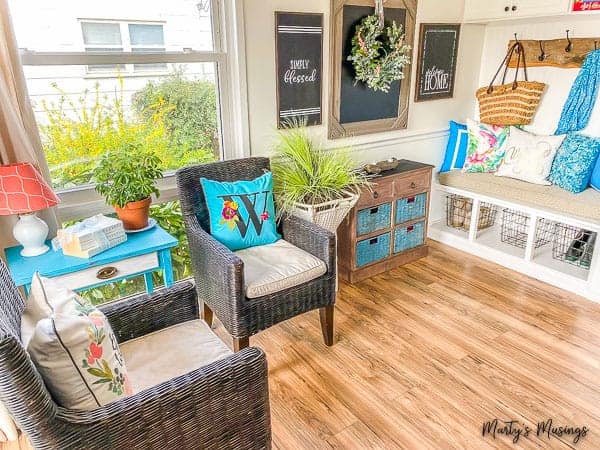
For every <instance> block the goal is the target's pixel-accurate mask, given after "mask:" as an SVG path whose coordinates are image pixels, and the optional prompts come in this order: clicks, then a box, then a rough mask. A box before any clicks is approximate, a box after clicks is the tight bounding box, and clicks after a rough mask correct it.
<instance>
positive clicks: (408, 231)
mask: <svg viewBox="0 0 600 450" xmlns="http://www.w3.org/2000/svg"><path fill="white" fill-rule="evenodd" d="M414 230H415V227H414V226H412V225H411V226H410V227H406V232H407V233H410V232H411V231H414Z"/></svg>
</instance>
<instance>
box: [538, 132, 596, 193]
mask: <svg viewBox="0 0 600 450" xmlns="http://www.w3.org/2000/svg"><path fill="white" fill-rule="evenodd" d="M599 154H600V138H593V137H590V136H584V135H583V134H576V133H571V134H569V135H568V136H567V138H566V139H565V140H564V141H563V143H562V145H561V146H560V148H559V149H558V152H557V153H556V158H555V159H554V163H553V164H552V171H551V172H550V178H549V180H550V181H551V182H552V183H553V184H555V185H557V186H559V187H561V188H563V189H566V190H567V191H569V192H573V193H575V194H578V193H579V192H582V191H585V190H586V189H587V188H588V186H589V185H590V178H591V177H592V172H593V171H594V166H595V165H596V160H597V159H598V155H599Z"/></svg>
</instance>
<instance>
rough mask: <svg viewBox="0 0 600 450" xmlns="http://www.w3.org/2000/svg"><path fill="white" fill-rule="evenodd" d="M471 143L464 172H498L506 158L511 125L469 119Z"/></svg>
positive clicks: (468, 129)
mask: <svg viewBox="0 0 600 450" xmlns="http://www.w3.org/2000/svg"><path fill="white" fill-rule="evenodd" d="M467 131H468V134H469V143H468V146H467V157H466V159H465V165H464V167H463V172H472V173H488V172H496V170H498V167H499V166H500V164H501V163H502V160H503V159H504V154H505V152H506V140H507V139H508V135H509V127H502V126H497V125H487V124H484V123H478V122H475V121H474V120H467Z"/></svg>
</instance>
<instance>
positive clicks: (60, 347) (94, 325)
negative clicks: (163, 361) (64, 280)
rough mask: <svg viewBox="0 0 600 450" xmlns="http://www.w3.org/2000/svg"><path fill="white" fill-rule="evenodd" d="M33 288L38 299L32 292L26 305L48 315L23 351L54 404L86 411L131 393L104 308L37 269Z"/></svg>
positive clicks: (41, 320)
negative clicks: (44, 311) (44, 275)
mask: <svg viewBox="0 0 600 450" xmlns="http://www.w3.org/2000/svg"><path fill="white" fill-rule="evenodd" d="M33 289H35V290H33ZM32 292H39V293H40V294H41V297H42V298H39V297H37V296H35V295H33V296H30V297H29V298H28V300H27V303H28V304H27V308H30V309H37V310H38V311H43V310H45V309H47V311H48V312H50V313H51V314H50V316H49V317H43V318H41V319H40V320H39V321H38V322H37V324H36V325H35V329H34V331H33V335H32V336H31V339H30V340H29V344H28V346H27V351H28V352H29V355H30V356H31V360H32V361H33V363H34V364H35V366H36V367H37V369H38V371H39V372H40V374H41V375H42V378H43V379H44V383H45V384H46V386H47V387H48V390H49V391H50V392H51V393H52V395H53V397H54V398H55V399H56V401H57V403H58V404H60V405H61V406H63V407H65V408H70V409H80V410H90V409H95V408H98V407H100V406H103V405H106V404H108V403H111V402H114V401H116V400H119V399H121V398H123V397H126V396H127V395H130V394H131V387H130V385H129V380H128V375H127V370H126V368H125V362H124V360H123V355H122V354H121V351H120V349H119V345H118V343H117V339H116V337H115V335H114V333H113V331H112V328H111V327H110V324H109V323H108V320H107V319H106V316H105V315H104V314H103V313H102V311H100V310H99V309H98V308H96V307H94V306H92V305H91V304H89V303H87V302H85V300H83V299H82V298H81V297H79V296H78V295H77V294H75V293H74V292H72V291H70V290H68V289H65V288H61V287H60V285H59V284H58V283H56V282H55V281H54V280H51V279H47V278H43V277H40V276H39V275H38V274H36V275H35V276H34V279H33V281H32ZM38 301H40V302H43V304H38V305H36V306H35V307H33V306H32V302H38Z"/></svg>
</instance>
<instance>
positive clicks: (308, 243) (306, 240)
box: [177, 157, 336, 351]
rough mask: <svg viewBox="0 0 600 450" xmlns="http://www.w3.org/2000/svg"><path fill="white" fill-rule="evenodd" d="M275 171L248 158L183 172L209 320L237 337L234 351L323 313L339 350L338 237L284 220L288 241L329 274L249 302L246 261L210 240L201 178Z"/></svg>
mask: <svg viewBox="0 0 600 450" xmlns="http://www.w3.org/2000/svg"><path fill="white" fill-rule="evenodd" d="M267 170H270V163H269V159H268V158H258V157H257V158H246V159H238V160H231V161H222V162H215V163H209V164H204V165H199V166H194V167H186V168H184V169H180V170H179V171H178V172H177V184H178V187H179V198H180V200H181V206H182V211H183V217H184V220H185V226H186V231H187V236H188V238H189V243H190V253H191V256H192V267H193V269H194V277H195V279H196V287H197V289H198V296H199V298H200V300H201V301H202V302H203V304H204V307H203V316H204V319H205V320H206V321H207V322H208V324H209V325H211V322H212V315H213V312H214V313H215V314H216V316H217V317H218V318H219V320H220V321H221V322H222V323H223V325H224V327H225V329H227V331H228V332H229V334H231V336H232V337H233V342H234V349H235V350H236V351H238V350H239V349H241V348H244V347H247V346H248V345H249V337H250V336H252V335H254V334H256V333H258V332H259V331H261V330H264V329H266V328H269V327H270V326H272V325H275V324H276V323H279V322H282V321H284V320H286V319H290V318H292V317H294V316H296V315H298V314H302V313H305V312H307V311H311V310H313V309H317V308H319V312H320V317H321V329H322V331H323V339H324V341H325V344H326V345H333V340H334V337H333V334H334V331H333V312H334V303H335V293H336V292H335V291H336V287H335V277H336V246H335V235H334V234H333V233H331V232H329V231H327V230H325V229H323V228H321V227H319V226H317V225H314V224H312V223H309V222H307V221H305V220H302V219H299V218H297V217H293V216H287V217H284V218H283V219H282V220H281V224H280V232H281V234H282V235H283V238H284V239H285V240H286V241H288V242H290V243H291V244H293V245H295V246H296V247H299V248H301V249H302V250H304V251H306V252H308V253H310V254H312V255H314V256H316V257H317V258H319V259H320V260H322V261H324V262H325V264H326V266H327V272H326V273H325V274H324V275H322V276H320V277H318V278H316V279H314V280H311V281H309V282H307V283H305V284H302V285H299V286H295V287H292V288H289V289H285V290H283V291H280V292H276V293H274V294H271V295H266V296H263V297H258V298H252V299H248V298H246V296H245V291H244V264H243V262H242V260H241V259H240V258H239V257H238V256H237V255H236V254H235V253H233V252H232V251H231V250H229V249H228V248H227V247H225V246H224V245H223V244H221V243H220V242H218V241H217V240H215V239H214V238H213V237H212V236H211V235H210V227H209V217H208V210H207V206H206V201H205V199H204V192H203V190H202V187H201V184H200V178H201V177H204V178H208V179H211V180H217V181H229V182H233V181H238V180H253V179H255V178H257V177H259V176H261V175H262V174H263V173H264V172H265V171H267Z"/></svg>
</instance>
